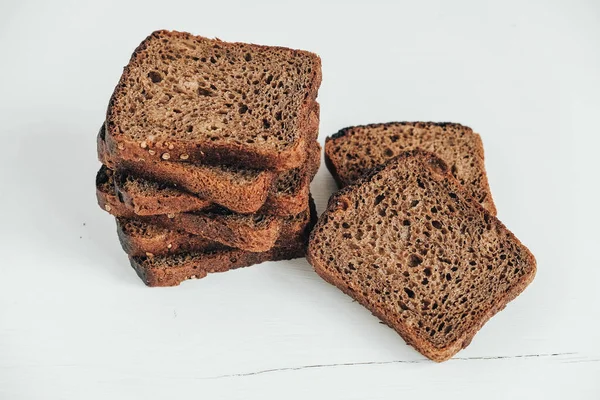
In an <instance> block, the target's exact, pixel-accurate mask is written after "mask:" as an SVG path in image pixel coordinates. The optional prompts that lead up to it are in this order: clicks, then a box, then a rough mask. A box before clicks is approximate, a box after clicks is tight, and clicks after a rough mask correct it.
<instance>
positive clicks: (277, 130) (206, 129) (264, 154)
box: [106, 30, 321, 170]
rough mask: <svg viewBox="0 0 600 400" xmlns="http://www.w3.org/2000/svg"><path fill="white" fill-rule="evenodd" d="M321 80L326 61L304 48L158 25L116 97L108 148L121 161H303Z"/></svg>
mask: <svg viewBox="0 0 600 400" xmlns="http://www.w3.org/2000/svg"><path fill="white" fill-rule="evenodd" d="M320 83H321V60H320V58H319V57H318V56H317V55H316V54H313V53H310V52H307V51H301V50H292V49H287V48H281V47H269V46H259V45H254V44H245V43H227V42H223V41H221V40H218V39H214V40H213V39H207V38H204V37H201V36H193V35H191V34H189V33H184V32H170V31H164V30H163V31H156V32H154V33H152V34H151V35H150V36H148V38H146V39H145V40H144V41H143V42H142V43H141V44H140V45H139V47H138V48H137V49H136V50H135V52H134V53H133V55H132V57H131V60H130V61H129V64H128V65H127V66H126V67H125V70H124V71H123V75H122V76H121V79H120V81H119V84H118V85H117V87H116V88H115V91H114V93H113V95H112V98H111V100H110V103H109V106H108V111H107V118H106V125H107V145H108V149H109V151H110V152H111V153H112V154H114V156H115V157H117V158H119V159H138V158H144V159H155V160H160V159H169V160H186V161H190V162H203V163H213V164H223V165H235V166H241V167H252V168H257V169H273V170H286V169H291V168H296V167H298V166H299V165H300V164H302V163H303V162H304V160H305V159H306V145H307V143H306V141H305V139H304V138H303V137H302V135H301V134H300V133H301V132H302V131H304V130H305V125H306V124H308V114H309V111H310V105H311V103H312V102H313V101H314V99H315V98H316V96H317V91H318V88H319V85H320Z"/></svg>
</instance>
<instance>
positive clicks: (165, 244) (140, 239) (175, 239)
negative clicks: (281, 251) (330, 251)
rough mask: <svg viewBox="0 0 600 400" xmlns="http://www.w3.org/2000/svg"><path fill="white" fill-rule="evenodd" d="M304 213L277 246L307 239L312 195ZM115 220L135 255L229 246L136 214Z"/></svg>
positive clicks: (314, 216) (290, 222)
mask: <svg viewBox="0 0 600 400" xmlns="http://www.w3.org/2000/svg"><path fill="white" fill-rule="evenodd" d="M301 216H302V218H296V219H293V220H288V221H286V223H285V224H284V225H283V227H282V229H281V234H280V235H279V238H278V239H277V241H276V242H275V246H279V245H285V243H289V242H290V241H294V242H295V241H302V242H304V243H306V241H307V239H308V234H309V233H310V229H311V228H312V226H314V224H315V223H316V219H317V214H316V208H315V205H314V202H313V200H312V199H310V214H301ZM116 220H117V233H118V236H119V241H120V242H121V246H122V247H123V250H124V251H125V252H126V253H127V254H128V255H130V256H133V257H141V256H147V257H152V256H160V255H169V254H171V255H172V254H180V253H190V252H207V251H214V250H224V249H230V248H229V247H227V246H225V245H223V244H221V243H219V242H215V241H213V240H210V239H205V238H203V237H201V236H198V235H194V234H191V233H189V232H186V231H183V230H172V229H167V228H163V227H161V226H158V225H153V224H151V223H148V222H144V221H142V220H139V219H136V218H123V217H118V218H116Z"/></svg>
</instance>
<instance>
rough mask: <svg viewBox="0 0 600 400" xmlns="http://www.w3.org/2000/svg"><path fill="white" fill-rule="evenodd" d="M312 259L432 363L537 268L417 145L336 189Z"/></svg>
mask: <svg viewBox="0 0 600 400" xmlns="http://www.w3.org/2000/svg"><path fill="white" fill-rule="evenodd" d="M307 258H308V260H309V262H310V263H311V264H312V265H313V266H314V268H315V270H316V272H317V273H318V274H319V275H320V276H322V277H323V278H324V279H325V280H327V281H328V282H330V283H332V284H333V285H335V286H337V287H338V288H340V289H341V290H342V291H344V292H345V293H346V294H348V295H350V296H351V297H353V298H354V299H356V300H357V301H358V302H359V303H360V304H362V305H363V306H365V307H367V308H368V309H369V310H371V311H372V312H373V314H375V315H376V316H378V317H379V318H380V319H382V320H383V321H384V322H385V323H386V324H388V325H389V326H390V327H392V328H393V329H395V330H396V331H397V332H398V333H399V334H400V335H401V336H402V337H403V338H404V339H405V340H406V341H407V342H408V343H409V344H411V345H413V346H414V347H415V348H416V349H417V350H418V351H419V352H421V353H422V354H423V355H425V356H427V357H429V358H431V359H432V360H435V361H444V360H447V359H448V358H450V357H452V356H453V355H454V354H455V353H456V352H458V351H459V350H460V349H462V348H464V347H466V346H467V345H468V344H469V343H470V342H471V339H472V338H473V336H474V335H475V333H476V332H477V331H478V330H479V329H480V328H481V327H482V326H483V324H484V323H485V322H486V321H487V320H488V319H489V318H490V317H492V316H493V315H494V314H495V313H496V312H498V311H500V310H502V309H503V308H504V307H505V306H506V304H507V303H508V302H509V301H510V300H512V299H514V298H515V297H516V296H517V295H518V294H519V293H521V292H522V291H523V290H524V289H525V287H526V286H527V285H528V284H529V283H530V282H531V281H532V280H533V278H534V275H535V272H536V261H535V258H534V257H533V255H532V254H531V253H530V252H529V250H528V249H527V248H526V247H525V246H523V245H522V244H521V242H520V241H519V240H518V239H517V238H516V237H515V236H514V235H513V234H512V233H511V232H510V231H509V230H508V229H507V228H506V227H505V226H504V225H503V224H502V223H501V222H500V221H498V219H496V217H494V216H493V215H491V214H490V212H489V211H487V210H485V209H484V208H483V207H481V205H480V204H479V202H478V201H476V200H475V199H473V198H472V197H471V196H470V195H469V193H468V192H466V191H465V190H464V189H463V186H461V185H460V183H459V182H458V181H457V180H456V179H455V178H454V177H453V176H452V174H451V167H450V166H448V165H447V164H446V163H445V162H443V161H442V160H440V159H439V158H437V157H436V156H435V155H433V154H432V153H427V152H423V151H420V150H415V151H412V152H408V153H405V154H403V155H400V156H399V157H398V158H395V159H393V160H391V161H390V162H389V163H388V164H387V165H385V166H381V167H378V168H376V169H375V170H374V171H373V172H372V173H371V174H368V175H367V176H365V177H363V178H361V179H359V180H358V181H357V182H356V184H354V185H350V186H348V187H346V188H344V189H342V190H340V191H339V192H337V193H335V194H334V195H333V196H332V197H331V198H330V200H329V204H328V206H327V210H326V211H325V212H324V213H323V214H322V216H321V217H320V219H319V222H318V223H317V225H316V227H315V229H314V230H313V233H312V235H311V238H310V241H309V248H308V254H307Z"/></svg>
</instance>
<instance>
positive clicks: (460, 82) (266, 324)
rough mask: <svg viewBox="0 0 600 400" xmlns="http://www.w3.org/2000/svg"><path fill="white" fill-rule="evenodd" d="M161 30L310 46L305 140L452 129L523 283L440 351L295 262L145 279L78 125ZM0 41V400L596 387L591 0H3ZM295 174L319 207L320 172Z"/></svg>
mask: <svg viewBox="0 0 600 400" xmlns="http://www.w3.org/2000/svg"><path fill="white" fill-rule="evenodd" d="M160 28H167V29H178V30H185V31H190V32H193V33H196V34H202V35H204V36H210V37H214V36H217V37H220V38H221V39H223V40H236V41H247V42H255V43H262V44H272V45H282V46H289V47H296V48H304V49H308V50H312V51H315V52H316V53H318V54H319V55H320V56H321V57H322V61H323V84H322V86H321V91H320V94H319V101H320V103H321V135H320V140H321V141H323V140H324V138H325V137H326V136H327V135H330V134H332V133H334V132H336V131H337V130H338V129H340V128H342V127H345V126H348V125H353V124H364V123H372V122H386V121H391V120H434V121H454V122H460V123H463V124H466V125H469V126H471V127H473V128H474V129H475V130H476V131H477V132H479V133H480V134H481V135H482V138H483V142H484V145H485V150H486V157H487V158H486V164H487V170H488V173H489V179H490V184H491V188H492V192H493V195H494V199H495V201H496V205H497V206H498V210H499V213H498V215H499V218H500V219H501V220H502V221H503V222H504V223H505V224H506V225H507V226H508V227H509V228H510V229H511V230H513V231H514V232H515V234H516V235H517V236H518V237H519V238H520V239H521V240H522V241H523V242H524V243H525V244H526V245H527V246H529V247H530V249H531V250H532V252H533V253H534V254H535V255H536V257H537V261H538V274H537V277H536V279H535V281H534V282H533V284H532V285H531V286H530V287H529V288H528V289H527V290H526V291H525V293H524V294H523V295H522V296H520V297H519V298H518V299H517V300H515V301H514V302H513V303H511V304H510V305H509V306H508V307H507V308H506V310H505V311H503V312H501V313H500V314H499V315H497V316H496V317H494V318H493V319H492V320H491V321H490V322H489V323H488V324H487V325H486V326H485V327H484V328H483V329H482V330H481V332H480V333H479V334H478V335H477V336H476V337H475V339H474V340H473V343H472V344H471V346H470V347H469V348H467V349H466V350H464V351H462V352H460V353H459V354H458V355H457V357H456V358H455V359H453V360H451V361H448V362H446V363H443V364H439V365H438V364H435V363H432V362H430V361H427V360H425V359H424V358H423V357H422V356H421V355H420V354H418V353H417V352H415V351H414V350H413V349H412V348H411V347H409V346H407V345H406V344H405V343H404V341H403V340H402V339H401V338H400V337H399V336H398V335H396V334H395V333H394V332H393V331H392V330H391V329H389V328H387V327H385V326H384V325H382V324H379V323H378V320H377V319H376V318H375V317H373V316H371V315H370V314H369V312H367V311H366V310H365V309H363V308H362V307H360V306H359V305H357V303H354V302H352V300H351V299H350V298H349V297H346V296H344V295H343V294H342V293H341V292H339V291H338V290H336V289H335V288H333V287H332V286H329V285H328V284H326V283H324V282H323V281H321V280H320V279H319V278H318V277H317V276H316V274H315V273H314V272H313V271H312V270H311V268H310V266H309V265H308V264H307V263H306V261H305V260H295V261H292V262H279V263H267V264H263V265H261V266H257V267H252V268H246V269H241V270H237V271H233V272H228V273H224V274H216V275H213V276H209V277H208V278H206V279H202V280H198V281H191V282H186V283H184V284H182V285H181V286H179V287H175V288H166V289H149V288H146V287H145V286H144V285H143V284H142V283H141V281H140V280H139V279H138V278H137V276H136V275H135V273H134V272H133V270H132V269H131V268H130V267H129V265H128V262H127V258H126V256H125V254H124V253H123V252H122V251H121V249H120V247H119V244H118V241H117V237H116V234H115V227H114V222H113V219H112V218H110V217H109V216H108V215H107V214H105V213H103V212H102V211H101V210H100V209H99V208H98V207H97V205H96V200H95V195H94V175H95V172H96V170H97V169H98V167H99V163H98V162H97V161H96V153H95V143H96V142H95V135H96V132H97V129H98V127H99V125H100V123H101V122H102V120H103V116H104V112H105V109H106V105H107V102H108V99H109V96H110V94H111V93H112V90H113V88H114V85H115V84H116V83H117V80H118V78H119V76H120V73H121V68H122V67H123V66H124V65H125V64H126V63H127V61H128V59H129V56H130V54H131V52H132V51H133V49H134V48H135V47H136V46H137V44H138V43H139V42H140V41H141V40H142V39H144V38H145V37H146V36H147V35H148V34H149V33H150V32H152V31H153V30H155V29H160ZM0 54H1V56H0V57H1V58H0V61H1V62H0V76H1V77H2V80H1V85H0V143H1V145H0V146H1V147H2V154H1V156H0V183H1V185H0V224H1V225H0V249H1V253H0V399H2V400H5V399H8V400H13V399H135V398H143V399H158V398H176V399H192V398H194V399H199V398H225V399H234V398H236V399H237V398H239V399H252V398H257V399H281V398H286V399H310V398H327V399H383V398H401V396H403V395H404V396H406V395H408V396H417V397H422V398H432V399H433V398H435V399H441V398H443V399H451V398H459V399H479V398H482V397H484V398H487V399H505V398H507V399H508V398H510V399H514V398H529V399H542V398H543V399H551V398H552V399H564V398H570V399H599V398H600V344H599V339H600V324H599V322H598V321H599V320H600V318H599V317H600V301H599V298H600V295H599V293H598V288H599V285H600V255H599V253H598V246H599V245H600V233H599V232H600V218H599V211H598V200H599V195H600V190H599V182H600V179H599V178H598V177H599V174H598V173H599V172H600V167H599V160H598V147H599V146H600V140H599V136H600V132H599V124H598V120H599V118H600V115H599V111H600V3H599V2H598V1H593V0H590V1H560V2H559V1H499V2H485V1H475V0H474V1H458V2H446V1H403V2H391V1H390V2H388V3H386V2H370V4H369V5H366V4H359V3H358V2H353V3H342V2H339V3H334V2H327V3H325V2H323V3H321V2H315V1H296V2H293V3H285V2H275V1H273V2H266V1H239V2H228V3H226V2H218V1H211V2H202V1H191V2H187V3H186V2H180V1H174V0H169V1H143V2H137V3H135V4H134V3H128V2H124V3H123V4H120V2H117V1H95V2H90V3H84V2H75V1H72V2H68V1H53V2H37V3H35V2H27V1H24V2H21V1H10V0H9V1H8V2H7V1H6V0H4V1H2V3H1V4H0ZM312 190H313V193H314V196H315V198H316V199H317V203H318V206H319V209H320V210H322V209H323V207H324V205H325V204H326V201H327V198H328V197H329V195H330V193H331V192H332V191H333V190H334V184H333V181H332V179H331V177H330V175H329V173H328V172H327V170H326V169H325V168H324V167H323V168H322V169H321V170H320V172H319V174H318V176H317V178H316V179H315V181H314V182H313V184H312ZM411 398H414V397H411Z"/></svg>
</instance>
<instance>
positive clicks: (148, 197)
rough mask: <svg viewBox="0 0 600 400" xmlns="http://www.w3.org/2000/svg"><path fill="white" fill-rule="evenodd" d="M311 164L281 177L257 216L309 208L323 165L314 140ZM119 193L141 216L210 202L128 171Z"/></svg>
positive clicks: (200, 206) (122, 174)
mask: <svg viewBox="0 0 600 400" xmlns="http://www.w3.org/2000/svg"><path fill="white" fill-rule="evenodd" d="M312 144H313V145H312V146H311V147H312V149H311V152H310V155H309V158H308V160H307V163H306V164H305V165H304V166H303V167H302V168H295V169H292V170H290V171H288V172H282V173H279V174H278V177H277V179H276V180H275V182H273V185H272V187H271V189H270V191H269V195H268V197H267V200H266V202H265V204H264V205H263V206H262V207H261V208H260V209H259V210H258V211H257V214H264V215H274V216H284V217H285V216H290V215H295V214H298V213H300V212H302V211H303V210H305V209H306V204H307V202H308V195H309V190H310V182H311V181H312V179H313V177H314V176H315V174H316V172H317V170H318V168H319V165H320V162H321V147H320V146H319V144H318V143H317V142H316V141H314V142H312ZM115 185H116V190H117V193H118V195H119V197H120V198H121V199H122V200H123V202H124V203H125V205H126V206H127V207H129V208H132V209H133V212H134V213H135V214H137V215H160V214H174V213H182V212H190V211H199V210H202V209H205V208H207V207H208V206H209V205H210V203H209V202H207V201H205V200H203V199H201V198H199V197H198V196H196V195H194V194H192V193H189V192H185V191H182V190H178V189H176V188H173V187H171V186H169V185H165V184H161V183H158V182H155V181H151V180H148V179H144V178H139V177H134V176H133V175H131V174H128V173H126V172H120V173H117V174H116V179H115Z"/></svg>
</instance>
